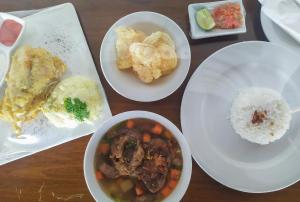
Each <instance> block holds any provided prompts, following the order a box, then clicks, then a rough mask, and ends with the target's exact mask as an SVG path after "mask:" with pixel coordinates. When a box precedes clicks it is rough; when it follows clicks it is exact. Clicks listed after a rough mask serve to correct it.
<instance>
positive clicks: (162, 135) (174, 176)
mask: <svg viewBox="0 0 300 202" xmlns="http://www.w3.org/2000/svg"><path fill="white" fill-rule="evenodd" d="M118 152H119V153H118ZM120 152H121V154H122V156H121V157H120V155H118V154H120ZM119 157H120V158H119ZM94 162H95V172H96V176H97V179H98V182H99V184H100V186H101V187H102V189H103V190H104V192H105V193H107V195H109V196H110V197H111V198H112V199H113V200H114V201H117V202H121V201H122V202H127V201H128V202H134V201H137V202H139V201H144V202H147V201H162V200H163V199H164V198H166V197H167V196H168V195H169V194H170V193H171V192H172V191H173V190H174V189H175V187H176V185H177V183H178V181H179V179H180V177H181V171H182V164H183V159H182V153H181V149H180V146H179V144H178V142H177V140H176V139H175V138H174V136H173V134H172V133H171V132H170V131H169V130H168V129H166V128H165V127H164V126H162V125H161V124H159V123H157V122H155V121H153V120H149V119H140V118H139V119H131V120H126V121H123V122H120V123H118V124H116V125H115V126H114V127H112V128H111V129H110V130H108V131H107V132H106V134H105V135H104V136H103V138H102V139H101V140H100V142H99V145H98V148H97V151H96V155H95V161H94ZM120 162H121V163H120ZM149 173H150V174H149ZM153 173H154V174H153ZM150 176H156V178H152V177H150Z"/></svg>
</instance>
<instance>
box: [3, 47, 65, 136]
mask: <svg viewBox="0 0 300 202" xmlns="http://www.w3.org/2000/svg"><path fill="white" fill-rule="evenodd" d="M66 69H67V67H66V65H65V64H64V62H63V61H62V60H61V59H60V58H58V57H56V56H54V55H52V54H51V53H50V52H48V51H47V50H45V49H43V48H33V47H30V46H23V47H20V48H19V49H17V51H16V52H15V53H14V55H13V56H12V62H11V66H10V70H9V72H8V75H7V78H6V84H7V88H6V89H5V94H4V97H3V99H2V100H1V101H0V119H2V120H4V121H8V122H10V123H11V124H12V126H13V128H14V129H15V133H16V134H20V133H21V126H22V123H24V122H26V121H30V120H32V119H34V118H35V117H36V116H37V115H38V113H39V112H40V111H41V106H42V105H43V104H44V102H45V101H46V100H47V98H48V97H49V95H50V94H51V92H52V90H53V89H54V87H55V86H56V84H57V83H58V82H59V81H60V78H61V77H62V75H63V74H64V72H65V71H66Z"/></svg>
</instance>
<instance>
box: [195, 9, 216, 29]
mask: <svg viewBox="0 0 300 202" xmlns="http://www.w3.org/2000/svg"><path fill="white" fill-rule="evenodd" d="M196 20H197V23H198V25H199V26H200V27H201V28H202V29H204V30H206V31H209V30H211V29H213V28H214V27H215V26H216V23H215V21H214V18H213V17H212V16H211V14H210V12H209V10H208V9H207V8H203V9H200V10H198V11H197V13H196Z"/></svg>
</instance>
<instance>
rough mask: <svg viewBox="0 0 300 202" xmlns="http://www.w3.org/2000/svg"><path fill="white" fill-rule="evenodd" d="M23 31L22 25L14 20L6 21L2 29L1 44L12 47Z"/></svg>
mask: <svg viewBox="0 0 300 202" xmlns="http://www.w3.org/2000/svg"><path fill="white" fill-rule="evenodd" d="M21 30H22V25H21V24H20V23H18V22H16V21H14V20H4V22H3V23H2V25H1V27H0V43H2V44H4V45H5V46H12V45H13V44H14V43H15V42H16V40H17V38H18V36H19V34H20V32H21Z"/></svg>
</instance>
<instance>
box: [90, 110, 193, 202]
mask: <svg viewBox="0 0 300 202" xmlns="http://www.w3.org/2000/svg"><path fill="white" fill-rule="evenodd" d="M133 118H146V119H151V120H154V121H156V122H158V123H160V124H162V125H163V126H164V127H166V128H167V129H168V130H170V131H171V132H172V133H173V135H174V136H175V138H176V140H177V141H178V143H179V145H180V147H181V151H182V158H183V168H182V174H181V177H180V180H179V182H178V184H177V186H176V188H175V189H174V190H173V191H172V193H171V194H170V195H169V196H168V197H167V198H166V199H165V200H164V201H165V202H175V201H180V199H181V198H182V197H183V195H184V193H185V192H186V190H187V188H188V185H189V182H190V178H191V174H192V158H191V152H190V149H189V146H188V144H187V142H186V140H185V138H184V136H183V135H182V133H181V132H180V130H179V129H178V128H177V127H176V126H175V125H174V124H173V123H172V122H170V121H169V120H168V119H166V118H164V117H162V116H160V115H158V114H155V113H152V112H146V111H129V112H124V113H121V114H118V115H116V116H114V117H113V118H111V119H110V120H108V121H106V122H105V123H104V124H103V125H102V127H101V128H100V129H98V130H97V131H96V132H95V134H94V135H93V136H92V137H91V139H90V141H89V143H88V146H87V148H86V151H85V156H84V177H85V181H86V183H87V186H88V188H89V190H90V192H91V194H92V195H93V197H94V199H95V200H96V201H105V202H106V201H112V200H111V198H110V197H108V196H107V195H106V193H105V192H104V191H102V189H101V187H100V185H99V183H98V182H97V179H96V176H95V168H94V161H95V153H96V149H97V146H98V144H99V142H100V140H101V138H102V137H103V136H104V135H105V133H106V132H107V131H108V130H109V129H110V128H111V127H113V126H115V125H116V124H117V123H119V122H122V121H124V120H128V119H133Z"/></svg>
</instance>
